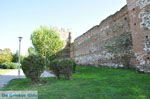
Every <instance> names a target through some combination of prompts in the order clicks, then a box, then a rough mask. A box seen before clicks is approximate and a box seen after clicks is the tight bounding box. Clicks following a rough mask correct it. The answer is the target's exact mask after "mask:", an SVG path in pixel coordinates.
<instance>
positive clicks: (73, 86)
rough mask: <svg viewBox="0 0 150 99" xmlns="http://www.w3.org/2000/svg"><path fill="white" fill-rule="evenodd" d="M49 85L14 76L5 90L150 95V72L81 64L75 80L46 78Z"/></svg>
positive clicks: (139, 98)
mask: <svg viewBox="0 0 150 99" xmlns="http://www.w3.org/2000/svg"><path fill="white" fill-rule="evenodd" d="M45 79H47V80H48V83H46V84H45V85H40V86H36V85H32V84H31V82H30V81H29V80H28V79H21V80H12V81H10V82H9V84H8V85H7V86H5V87H4V88H2V89H1V90H37V91H38V92H39V99H150V74H138V73H136V72H135V70H125V69H105V68H95V67H80V66H78V67H77V73H76V74H73V79H72V80H71V81H68V80H64V78H62V79H60V80H56V78H54V77H52V78H45Z"/></svg>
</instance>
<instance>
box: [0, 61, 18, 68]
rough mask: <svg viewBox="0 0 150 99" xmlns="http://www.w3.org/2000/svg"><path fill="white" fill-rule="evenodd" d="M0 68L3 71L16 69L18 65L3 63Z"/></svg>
mask: <svg viewBox="0 0 150 99" xmlns="http://www.w3.org/2000/svg"><path fill="white" fill-rule="evenodd" d="M0 68H3V69H17V68H18V63H12V62H5V63H2V64H1V65H0Z"/></svg>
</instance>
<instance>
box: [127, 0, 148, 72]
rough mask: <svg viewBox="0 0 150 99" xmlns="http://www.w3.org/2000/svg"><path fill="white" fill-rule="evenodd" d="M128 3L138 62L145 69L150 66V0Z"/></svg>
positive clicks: (130, 1)
mask: <svg viewBox="0 0 150 99" xmlns="http://www.w3.org/2000/svg"><path fill="white" fill-rule="evenodd" d="M127 5H128V9H129V17H130V20H131V21H130V26H131V34H132V39H133V48H134V52H135V56H136V60H137V62H136V64H137V66H139V68H140V67H141V69H142V68H143V69H142V70H143V71H145V70H147V69H144V67H146V66H150V0H127ZM139 64H140V65H139ZM143 66H144V67H143ZM149 72H150V69H149Z"/></svg>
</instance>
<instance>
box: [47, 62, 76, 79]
mask: <svg viewBox="0 0 150 99" xmlns="http://www.w3.org/2000/svg"><path fill="white" fill-rule="evenodd" d="M75 68H76V64H75V62H74V61H72V60H69V59H65V60H54V61H51V63H50V69H51V70H52V71H53V72H54V74H55V75H56V78H57V79H59V78H60V75H64V76H65V78H66V79H67V80H70V79H71V77H72V73H73V72H75Z"/></svg>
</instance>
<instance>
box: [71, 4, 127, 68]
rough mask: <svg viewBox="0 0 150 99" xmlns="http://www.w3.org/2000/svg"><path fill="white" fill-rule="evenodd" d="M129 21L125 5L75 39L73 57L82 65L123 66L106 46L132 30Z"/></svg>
mask: <svg viewBox="0 0 150 99" xmlns="http://www.w3.org/2000/svg"><path fill="white" fill-rule="evenodd" d="M129 23H130V21H129V16H128V8H127V6H124V7H123V8H122V9H121V10H120V11H118V12H117V13H115V14H114V15H111V16H109V17H108V18H106V19H105V20H104V21H102V22H101V23H100V24H99V25H97V26H94V27H93V28H91V29H90V30H88V31H87V32H86V33H84V34H83V35H81V36H80V37H78V38H77V39H75V41H74V45H73V52H71V54H73V55H71V56H72V58H73V59H74V60H75V61H76V62H77V63H78V64H82V65H95V66H108V67H116V68H117V67H123V65H122V64H116V63H114V61H115V58H114V57H113V55H112V54H110V53H108V52H107V49H106V47H105V46H106V45H111V44H112V43H113V42H114V41H115V39H116V38H117V37H118V36H119V35H120V34H121V33H126V32H130V24H129Z"/></svg>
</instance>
